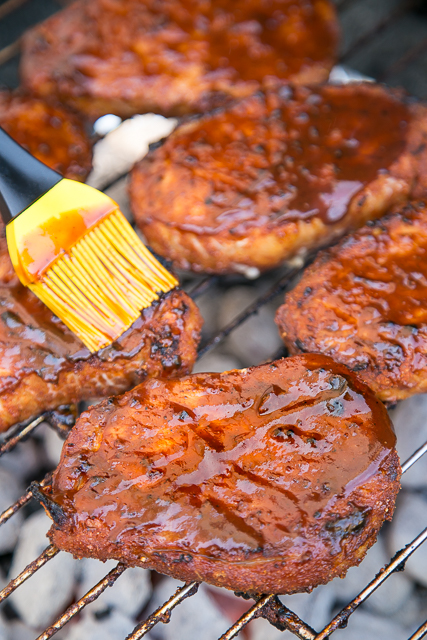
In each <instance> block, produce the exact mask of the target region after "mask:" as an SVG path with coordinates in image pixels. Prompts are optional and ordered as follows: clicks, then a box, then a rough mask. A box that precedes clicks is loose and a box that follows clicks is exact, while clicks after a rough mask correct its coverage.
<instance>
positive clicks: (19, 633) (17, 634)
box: [0, 620, 62, 640]
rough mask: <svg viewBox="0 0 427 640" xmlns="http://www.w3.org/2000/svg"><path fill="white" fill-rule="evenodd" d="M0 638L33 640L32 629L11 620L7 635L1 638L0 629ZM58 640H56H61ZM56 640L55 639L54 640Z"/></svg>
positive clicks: (0, 631) (59, 639) (3, 639)
mask: <svg viewBox="0 0 427 640" xmlns="http://www.w3.org/2000/svg"><path fill="white" fill-rule="evenodd" d="M0 638H1V639H2V640H5V639H6V638H7V640H34V629H31V628H30V627H27V625H25V624H24V623H23V622H20V621H19V620H12V621H10V622H9V623H8V625H7V633H6V634H5V635H4V636H3V635H2V629H1V627H0ZM61 639H62V636H61V638H58V640H61ZM55 640H56V639H55Z"/></svg>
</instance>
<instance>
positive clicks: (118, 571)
mask: <svg viewBox="0 0 427 640" xmlns="http://www.w3.org/2000/svg"><path fill="white" fill-rule="evenodd" d="M125 570H126V566H125V565H124V564H122V563H121V562H119V564H118V565H117V566H116V567H114V569H112V570H111V571H110V572H109V573H108V574H107V575H106V576H105V578H103V579H102V580H100V581H99V582H98V584H96V585H95V586H94V587H92V589H90V591H88V592H87V593H86V594H85V595H84V596H83V597H82V598H80V600H78V601H77V602H75V603H74V604H72V605H71V607H68V609H67V610H66V611H65V613H63V614H62V616H60V617H59V618H58V619H57V620H56V621H55V622H54V623H53V624H52V625H51V626H50V627H48V628H47V629H46V630H45V631H43V633H41V634H40V635H39V636H38V637H37V639H36V640H48V638H51V637H52V636H54V635H55V633H57V632H58V631H59V630H60V629H62V627H64V626H65V625H66V624H67V622H69V620H71V618H72V617H73V616H75V615H76V614H77V613H79V611H81V610H82V609H84V607H85V606H86V605H88V604H90V603H91V602H93V601H94V600H96V599H97V598H99V596H100V595H101V593H103V592H104V591H105V589H107V587H112V586H113V584H114V583H115V582H116V580H117V579H118V578H119V577H120V576H121V575H122V573H123V572H124V571H125Z"/></svg>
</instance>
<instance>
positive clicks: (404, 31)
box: [0, 0, 427, 640]
mask: <svg viewBox="0 0 427 640" xmlns="http://www.w3.org/2000/svg"><path fill="white" fill-rule="evenodd" d="M335 3H336V5H337V7H338V10H339V14H340V22H341V26H342V31H343V45H342V49H341V63H342V64H344V65H346V66H348V67H349V68H351V69H355V70H357V71H359V72H361V73H363V74H365V75H367V76H370V77H373V78H375V79H376V80H379V81H381V82H386V83H387V84H388V85H391V86H403V87H404V88H405V89H406V90H407V91H408V92H410V93H411V94H412V95H415V96H416V97H418V98H427V74H426V73H425V70H426V68H427V8H426V6H425V4H424V2H423V0H418V1H416V0H376V1H375V2H372V1H371V0H335ZM65 4H67V0H0V86H1V85H4V86H8V87H11V88H13V87H16V86H18V61H19V46H20V45H19V38H20V36H21V34H22V33H23V31H24V30H25V29H27V28H28V27H29V26H31V25H32V24H34V23H36V22H38V21H40V20H43V19H44V18H46V17H47V16H49V15H51V14H52V13H54V12H55V11H58V10H59V9H60V8H61V7H63V6H64V5H65ZM111 186H112V185H108V186H107V187H106V188H108V187H111ZM297 273H298V270H297V269H296V268H294V269H288V270H287V271H286V272H283V271H282V272H281V275H280V278H278V276H277V273H276V276H275V277H274V275H273V276H272V275H269V276H267V277H265V276H264V279H265V282H266V283H268V287H267V290H266V293H264V294H263V295H262V296H261V297H259V298H258V299H257V300H256V301H255V302H254V303H253V304H251V305H250V306H249V307H247V308H245V309H242V310H241V312H240V313H239V315H238V316H237V317H236V318H235V319H234V320H233V321H232V322H231V323H230V324H228V325H227V326H225V327H223V328H222V329H221V330H220V331H219V332H218V333H216V334H215V335H211V336H210V337H209V338H208V340H207V341H205V343H204V344H203V345H202V347H201V349H200V352H199V357H201V356H202V355H205V354H206V353H207V352H208V351H210V350H211V349H214V348H215V347H216V346H217V345H218V344H220V343H221V342H222V341H223V340H224V339H225V338H226V337H227V336H228V335H229V334H230V333H231V332H232V331H233V330H234V329H236V328H237V327H238V326H240V325H241V324H243V323H244V322H245V321H246V320H247V319H248V318H249V317H251V316H252V315H254V314H256V313H257V312H258V310H259V309H260V308H261V307H262V306H263V305H265V304H267V303H268V302H269V301H270V300H272V299H273V298H275V297H276V296H278V295H279V294H283V292H284V291H285V290H286V289H287V288H288V287H289V286H290V284H291V282H292V280H293V279H294V278H295V276H296V275H297ZM228 285H229V281H228V280H227V279H226V278H206V279H198V280H194V279H193V280H192V281H190V282H189V283H188V284H187V286H186V288H187V289H189V291H190V294H191V295H192V297H193V298H194V299H196V298H198V297H200V296H202V295H204V294H206V293H207V292H209V290H211V289H213V288H214V287H215V288H219V290H220V291H225V290H226V288H227V286H228ZM283 355H286V354H285V351H284V349H281V350H280V352H279V353H275V354H271V357H272V359H275V358H277V357H280V356H283ZM46 420H47V421H48V422H49V414H43V415H42V416H40V417H38V418H37V419H35V420H33V421H32V422H30V423H29V424H25V425H18V426H16V427H14V428H12V429H11V430H9V432H8V433H7V434H6V436H5V437H4V438H2V440H1V441H0V456H2V455H5V454H7V452H9V451H10V450H11V449H13V447H15V446H16V444H18V443H19V442H20V441H21V440H22V439H23V438H25V437H27V436H28V435H30V434H31V432H33V430H34V429H36V427H37V426H38V425H39V424H40V423H41V422H43V421H46ZM51 426H52V427H53V428H58V427H57V426H55V425H54V424H53V423H52V424H51ZM426 452H427V442H426V443H425V444H424V445H423V446H422V447H420V448H419V449H418V450H417V451H415V452H414V453H413V455H411V456H410V458H409V459H408V460H406V461H405V462H404V463H403V471H404V472H405V471H407V470H408V469H409V468H410V467H411V466H412V465H413V464H415V463H418V464H423V462H418V461H419V460H420V458H421V457H422V456H423V454H424V453H426ZM424 464H425V460H424ZM49 482H50V474H48V475H47V476H46V477H45V478H44V480H42V482H41V483H39V485H36V484H35V483H33V485H32V487H31V489H30V490H29V491H28V492H27V493H26V494H25V495H23V496H22V497H21V498H20V499H19V500H18V501H17V502H16V503H15V504H14V505H11V507H10V508H8V509H7V510H6V511H4V512H3V514H1V515H0V525H2V524H4V523H5V522H6V521H7V520H9V518H11V517H13V515H14V514H15V513H16V512H17V511H18V510H19V509H21V508H22V507H23V506H24V505H26V504H27V503H28V502H29V501H30V500H31V499H32V498H33V497H37V488H38V486H45V485H46V484H48V483H49ZM426 539H427V528H426V529H424V530H423V531H421V532H420V534H419V535H418V536H417V537H416V538H415V539H414V540H412V541H411V540H408V544H407V546H406V547H405V549H403V550H402V551H400V552H399V553H398V554H396V556H395V557H394V558H393V559H392V560H391V562H390V563H389V564H388V565H387V566H386V567H385V568H384V569H383V570H382V571H381V572H380V573H379V574H378V575H377V576H376V577H375V578H374V579H373V580H372V582H370V583H369V584H368V585H367V586H366V587H365V588H364V589H363V591H362V592H361V593H360V594H359V595H358V596H357V597H356V598H355V599H354V600H352V601H351V602H350V603H348V605H347V606H346V607H345V608H343V609H342V610H341V611H340V612H339V613H338V614H337V615H336V616H335V617H334V618H333V619H332V620H331V622H330V623H329V624H328V625H327V626H326V627H325V628H324V629H323V630H322V631H321V632H320V633H317V632H316V631H314V630H313V629H312V628H311V627H310V626H308V625H307V624H306V623H305V622H304V621H303V620H301V619H300V618H299V617H298V616H297V615H296V614H295V613H293V612H292V611H291V610H290V609H288V608H287V607H286V606H284V605H283V604H282V603H281V602H280V600H279V599H278V597H277V596H271V595H264V596H261V597H260V598H259V599H258V600H257V601H256V602H255V604H254V605H253V606H252V607H250V608H249V609H248V611H247V612H246V613H245V614H244V615H243V616H242V617H241V618H240V619H239V620H238V621H237V622H236V623H235V624H234V625H233V626H232V627H231V628H230V629H229V630H228V631H226V632H225V633H224V634H223V635H222V636H221V638H220V640H228V639H230V638H233V637H235V636H236V635H237V634H238V633H239V632H240V631H241V630H242V629H243V628H244V627H245V626H246V625H247V624H248V622H250V620H252V619H254V618H256V617H260V616H261V617H263V618H265V619H266V620H268V622H270V623H271V624H272V625H274V626H275V627H277V628H278V629H281V630H285V629H287V630H289V631H291V632H292V633H293V634H294V635H295V636H296V637H298V638H302V639H304V640H324V639H326V638H328V637H329V636H330V635H331V634H332V633H333V632H334V631H335V630H336V629H338V628H343V627H345V626H346V623H347V620H348V618H349V616H350V615H351V614H352V613H353V612H354V611H355V609H356V608H357V607H358V606H359V605H360V604H362V603H363V602H364V601H365V600H366V599H367V598H368V597H369V596H370V595H371V594H372V593H373V592H374V591H375V589H377V588H378V587H379V586H380V585H381V584H382V583H383V582H384V581H385V580H387V578H388V577H389V576H390V575H391V574H392V573H393V572H395V571H400V570H402V569H403V568H404V564H405V561H406V559H407V558H408V557H409V556H410V555H411V554H412V553H413V552H414V551H415V550H416V549H417V548H418V547H419V546H420V545H421V544H422V543H423V542H424V541H425V540H426ZM57 553H59V550H58V549H56V547H55V546H54V545H49V546H48V547H47V548H46V549H45V551H44V552H43V553H42V554H41V555H40V556H39V557H38V558H37V559H36V560H34V562H33V563H31V564H30V565H29V566H28V567H27V568H26V569H25V570H24V571H23V572H22V573H21V574H20V575H19V576H17V577H16V578H15V579H14V580H12V581H11V582H10V583H9V584H8V585H7V586H6V587H5V588H4V589H3V590H2V591H1V592H0V603H1V602H2V601H3V600H5V599H6V598H7V597H8V596H9V595H10V594H11V593H12V592H13V591H14V590H15V589H17V588H18V587H19V585H20V584H22V583H23V582H24V581H25V580H27V579H29V578H30V577H31V576H32V575H33V574H34V573H35V572H36V571H37V570H38V569H39V568H40V567H42V566H43V565H44V564H45V563H46V562H48V561H49V560H50V559H51V558H53V557H54V556H55V555H56V554H57ZM125 570H126V567H125V566H124V565H123V564H121V563H119V564H118V565H117V567H116V568H115V569H113V570H112V571H110V572H109V573H108V574H107V575H106V576H105V578H104V579H103V580H101V581H100V582H99V583H98V584H97V585H95V586H94V587H93V588H92V589H91V590H90V591H88V592H87V593H86V595H85V596H83V597H82V598H81V599H80V600H79V601H77V602H75V603H74V604H72V605H71V606H70V607H69V608H68V609H67V611H66V612H65V613H64V614H63V615H62V616H60V617H59V618H58V620H57V621H56V622H54V623H53V624H52V625H51V626H50V627H49V628H48V629H46V630H45V631H44V632H43V633H42V634H41V635H40V636H39V638H38V639H37V640H41V639H43V640H45V639H47V638H50V637H52V636H53V635H54V634H55V633H56V632H57V631H58V630H59V629H61V628H62V627H63V626H64V625H65V624H66V623H67V622H68V621H69V620H70V619H71V618H72V617H73V616H75V615H76V614H77V613H78V612H79V611H81V610H82V609H83V608H84V607H85V606H86V605H87V604H89V603H90V602H92V601H93V600H95V599H96V598H97V597H98V596H99V595H100V594H101V593H102V592H103V591H104V590H105V589H106V588H107V587H109V586H111V585H112V584H113V583H114V582H115V581H116V580H117V579H118V578H119V577H120V575H121V574H122V573H123V572H124V571H125ZM197 589H198V584H197V583H191V584H186V585H184V586H183V587H181V588H179V589H178V590H177V591H176V593H175V594H173V595H172V596H171V598H170V599H169V600H168V601H167V602H166V603H164V604H163V606H161V607H160V608H159V609H157V611H155V612H154V613H152V614H151V615H150V616H149V617H148V618H147V619H146V620H144V621H143V622H141V623H140V624H138V625H137V627H136V628H135V629H134V631H133V632H132V633H131V634H130V635H129V636H128V638H127V640H138V639H139V638H142V637H143V636H144V635H145V634H146V633H147V632H148V631H149V630H150V629H152V627H154V626H155V625H156V624H157V623H158V622H167V621H168V620H169V616H170V613H171V611H172V610H173V609H174V607H176V606H177V605H179V604H180V603H181V602H182V601H183V600H184V599H186V598H188V597H191V596H195V594H196V593H197ZM195 597H197V596H195ZM426 635H427V621H426V622H425V623H424V624H423V625H422V626H421V627H420V628H419V629H418V630H417V631H416V632H415V633H414V634H413V635H412V636H411V637H410V639H409V640H418V639H420V638H423V637H425V636H426ZM117 640H120V639H117Z"/></svg>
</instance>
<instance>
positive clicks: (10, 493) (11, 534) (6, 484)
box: [0, 468, 23, 638]
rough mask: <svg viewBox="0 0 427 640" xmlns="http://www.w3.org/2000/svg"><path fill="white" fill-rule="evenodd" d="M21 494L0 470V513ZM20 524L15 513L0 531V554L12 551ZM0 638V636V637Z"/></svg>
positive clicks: (10, 476) (16, 484) (12, 479)
mask: <svg viewBox="0 0 427 640" xmlns="http://www.w3.org/2000/svg"><path fill="white" fill-rule="evenodd" d="M22 493H23V489H22V486H21V485H20V483H19V481H18V480H17V478H16V477H15V476H14V475H13V474H12V473H9V472H8V471H6V469H2V468H0V513H2V512H3V511H4V510H5V509H7V508H8V507H9V506H10V505H11V504H13V503H14V502H15V500H17V499H18V498H19V497H20V496H21V495H22ZM21 524H22V514H21V513H17V514H15V515H14V517H13V518H11V519H10V520H9V521H8V522H6V524H4V525H3V526H2V528H1V529H0V553H8V552H9V551H12V549H13V547H14V546H15V544H16V541H17V539H18V534H19V530H20V528H21ZM0 638H1V635H0Z"/></svg>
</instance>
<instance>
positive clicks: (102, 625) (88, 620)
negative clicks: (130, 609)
mask: <svg viewBox="0 0 427 640" xmlns="http://www.w3.org/2000/svg"><path fill="white" fill-rule="evenodd" d="M91 611H92V609H91V610H90V611H89V610H88V611H87V612H85V613H84V615H83V616H82V618H81V619H80V620H79V621H78V622H77V623H76V624H70V625H69V627H65V628H66V629H67V631H68V632H67V634H66V635H65V637H64V640H83V638H85V639H86V640H119V639H121V638H125V637H126V636H127V635H128V634H129V633H130V632H131V631H132V630H133V628H134V626H135V625H136V622H134V621H133V620H132V618H128V617H127V616H124V615H123V614H122V613H120V612H119V611H114V612H112V613H110V614H107V615H105V616H101V617H100V616H97V615H96V614H95V615H92V613H91ZM145 638H146V640H147V639H148V640H150V636H145Z"/></svg>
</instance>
